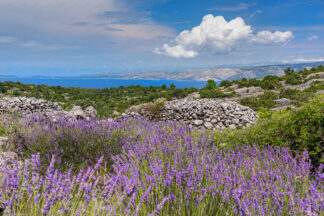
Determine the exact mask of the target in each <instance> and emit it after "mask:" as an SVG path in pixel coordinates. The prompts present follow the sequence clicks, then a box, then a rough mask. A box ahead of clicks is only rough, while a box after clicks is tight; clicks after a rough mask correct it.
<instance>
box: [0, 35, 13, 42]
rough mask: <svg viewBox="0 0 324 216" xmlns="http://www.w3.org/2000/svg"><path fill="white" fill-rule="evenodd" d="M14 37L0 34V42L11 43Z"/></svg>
mask: <svg viewBox="0 0 324 216" xmlns="http://www.w3.org/2000/svg"><path fill="white" fill-rule="evenodd" d="M15 40H16V39H15V38H13V37H8V36H0V43H13V42H15Z"/></svg>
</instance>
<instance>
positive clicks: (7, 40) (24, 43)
mask: <svg viewBox="0 0 324 216" xmlns="http://www.w3.org/2000/svg"><path fill="white" fill-rule="evenodd" d="M1 43H5V44H9V43H10V44H13V45H16V46H20V47H26V48H39V49H46V50H61V49H76V48H79V47H78V46H66V45H62V44H45V43H40V42H37V41H22V40H19V39H18V38H15V37H10V36H0V44H1Z"/></svg>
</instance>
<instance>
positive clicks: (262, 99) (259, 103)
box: [240, 91, 278, 110]
mask: <svg viewBox="0 0 324 216" xmlns="http://www.w3.org/2000/svg"><path fill="white" fill-rule="evenodd" d="M276 99H278V95H277V94H276V93H274V92H272V91H265V92H264V94H262V95H259V96H257V97H247V98H243V99H241V100H240V103H241V104H242V105H244V106H248V107H250V108H251V109H253V110H259V109H261V108H267V109H270V108H274V107H275V106H276V104H275V103H274V100H276Z"/></svg>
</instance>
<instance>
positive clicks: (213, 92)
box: [199, 88, 234, 98]
mask: <svg viewBox="0 0 324 216" xmlns="http://www.w3.org/2000/svg"><path fill="white" fill-rule="evenodd" d="M199 94H200V97H201V98H223V97H228V96H231V95H234V93H224V92H222V90H221V89H220V88H213V89H202V90H200V91H199Z"/></svg>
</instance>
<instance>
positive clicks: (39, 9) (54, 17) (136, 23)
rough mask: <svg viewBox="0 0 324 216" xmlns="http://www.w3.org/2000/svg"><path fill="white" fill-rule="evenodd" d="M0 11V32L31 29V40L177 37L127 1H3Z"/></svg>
mask: <svg viewBox="0 0 324 216" xmlns="http://www.w3.org/2000/svg"><path fill="white" fill-rule="evenodd" d="M0 8H1V13H0V28H6V29H8V26H10V29H14V31H15V35H17V36H18V34H17V32H19V31H20V30H19V29H28V30H29V31H26V34H28V37H31V38H32V37H36V36H37V35H35V34H36V32H37V33H38V34H42V35H43V34H44V35H49V36H51V37H52V38H64V39H66V38H70V40H71V41H75V39H74V38H82V37H84V38H87V39H89V38H91V37H93V38H96V40H97V38H98V37H102V38H105V39H108V40H113V41H119V40H121V39H133V38H136V39H142V40H146V39H147V38H153V37H154V38H159V37H161V36H162V37H163V36H165V35H166V34H167V35H168V37H171V36H172V37H173V36H174V30H173V29H172V28H168V27H166V26H163V25H160V24H158V23H155V22H154V21H153V20H152V18H151V12H149V11H142V12H135V11H134V10H133V9H132V8H130V6H129V4H127V1H126V0H92V1H89V0H68V1H67V0H54V1H46V0H14V1H12V0H0ZM12 26H14V27H15V28H16V29H15V28H11V27H12ZM127 28H130V30H129V31H127ZM130 31H131V32H135V33H136V34H130V33H129V32H130ZM150 31H151V32H153V33H149V32H150ZM33 32H35V34H34V33H33ZM117 32H118V33H117ZM147 33H149V35H146V34H147ZM24 36H26V35H24Z"/></svg>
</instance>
